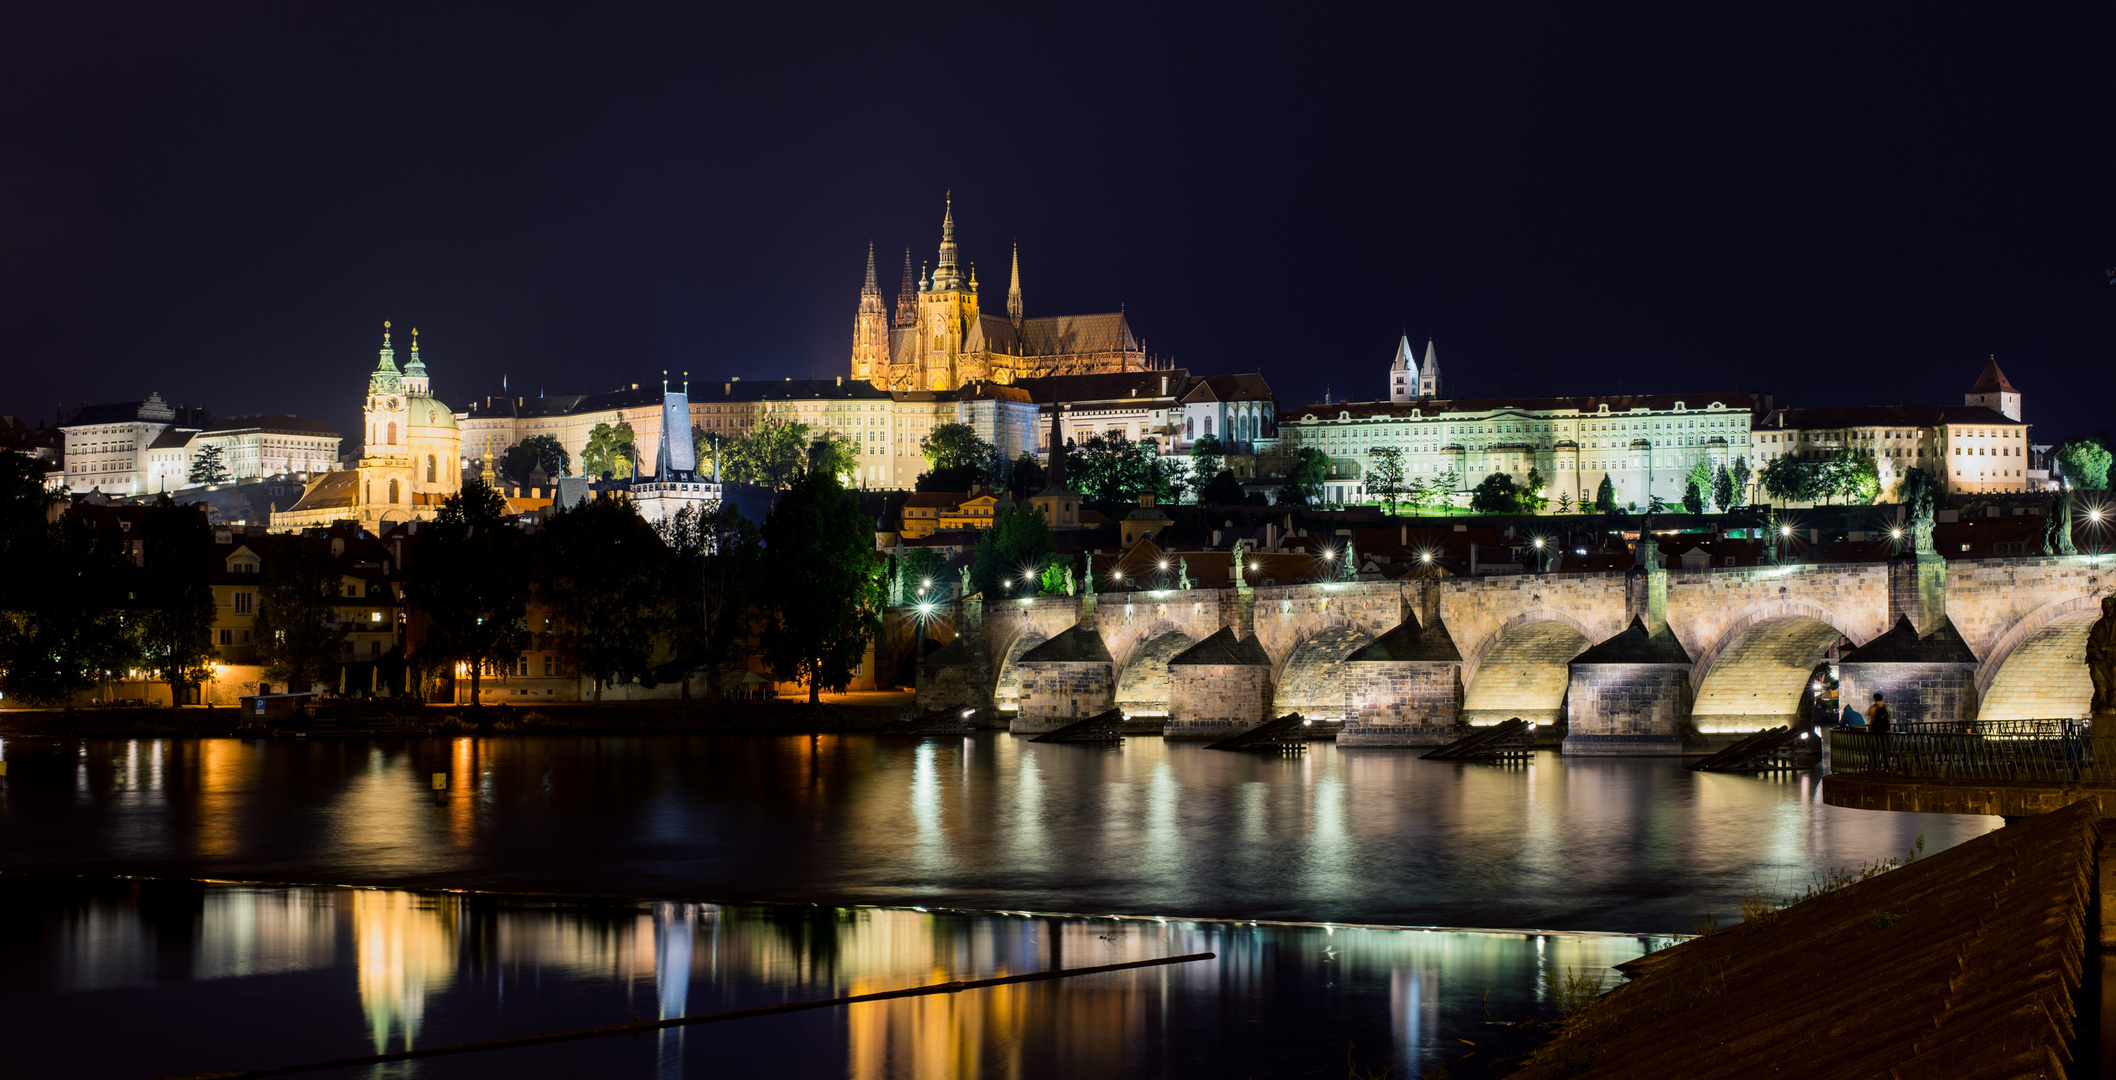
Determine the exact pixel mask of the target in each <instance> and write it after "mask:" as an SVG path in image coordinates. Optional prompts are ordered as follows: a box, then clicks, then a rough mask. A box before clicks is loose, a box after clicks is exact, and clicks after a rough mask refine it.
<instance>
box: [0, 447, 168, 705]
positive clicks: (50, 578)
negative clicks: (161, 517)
mask: <svg viewBox="0 0 2116 1080" xmlns="http://www.w3.org/2000/svg"><path fill="white" fill-rule="evenodd" d="M0 458H5V459H17V458H21V455H18V454H15V453H13V452H12V451H0ZM22 460H24V461H26V460H27V459H22ZM17 468H18V467H17V466H16V464H15V462H14V461H13V460H10V461H8V464H7V467H6V468H5V469H0V471H4V472H6V473H7V474H8V477H7V480H8V481H12V480H14V479H16V476H15V472H16V469H17ZM39 486H41V485H39ZM0 487H6V488H8V489H13V488H15V487H16V485H15V484H14V483H11V482H5V481H0ZM8 502H9V503H10V504H11V506H10V509H9V511H8V513H7V514H6V517H7V519H8V521H9V522H10V525H9V527H8V530H7V531H8V532H9V533H11V534H12V535H11V536H9V537H7V538H6V541H7V543H6V548H5V556H6V563H5V565H6V566H7V567H8V568H9V570H10V572H9V573H6V574H0V693H4V694H5V695H6V696H7V697H8V698H11V699H16V700H21V701H28V702H30V703H32V704H38V705H57V704H61V703H64V702H65V701H67V700H68V699H69V698H71V697H72V696H73V695H74V694H76V693H79V692H81V691H83V690H89V689H92V688H94V687H95V686H97V685H99V684H100V683H101V682H102V681H103V679H104V678H105V677H106V676H107V675H108V674H109V673H111V672H115V671H121V670H124V669H125V668H127V667H129V666H131V662H132V661H133V660H134V659H135V658H137V657H138V655H139V654H138V649H137V647H136V646H135V644H134V643H133V641H132V640H131V638H130V635H129V634H128V632H127V629H126V624H125V614H126V612H125V610H124V607H125V605H126V604H127V603H128V602H129V599H128V596H127V593H128V592H129V589H128V586H129V585H130V584H131V583H132V581H133V576H132V575H133V572H134V569H135V568H134V567H133V566H132V565H131V560H130V559H129V558H127V557H126V553H125V550H124V546H123V543H122V541H121V540H120V539H119V538H118V534H117V532H116V530H100V531H99V530H97V529H94V528H92V527H90V526H89V524H88V523H87V522H86V521H84V520H82V519H80V518H79V517H76V516H74V515H72V514H68V515H67V516H66V517H64V518H61V519H60V520H59V521H57V522H53V523H51V524H48V525H47V524H46V523H45V522H44V520H43V513H42V509H43V493H42V492H41V491H33V492H31V493H23V492H19V491H15V492H13V493H12V494H10V495H9V497H8ZM32 508H34V512H35V517H34V519H33V522H34V523H33V524H32V520H31V518H30V512H31V510H32ZM32 568H33V569H32Z"/></svg>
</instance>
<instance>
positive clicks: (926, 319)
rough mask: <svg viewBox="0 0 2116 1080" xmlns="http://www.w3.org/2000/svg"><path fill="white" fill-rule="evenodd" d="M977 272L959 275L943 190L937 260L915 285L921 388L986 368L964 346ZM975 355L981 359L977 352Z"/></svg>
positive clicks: (958, 381)
mask: <svg viewBox="0 0 2116 1080" xmlns="http://www.w3.org/2000/svg"><path fill="white" fill-rule="evenodd" d="M977 317H978V314H977V275H976V274H975V272H972V273H971V274H970V275H968V276H967V277H966V276H964V274H963V271H962V267H961V266H960V265H959V264H958V262H957V260H956V252H955V197H954V194H953V193H952V192H951V193H950V194H949V196H948V201H947V209H946V212H945V213H944V214H943V215H942V217H941V223H940V261H939V263H938V265H936V266H935V267H934V268H933V276H932V277H931V278H928V279H927V281H926V283H925V285H924V286H923V287H922V288H920V289H919V291H918V333H919V334H920V335H921V339H920V341H919V349H918V352H919V353H920V361H921V367H922V370H921V371H920V372H919V374H918V383H919V386H920V388H921V389H925V390H953V389H955V388H956V387H958V386H961V385H962V384H963V383H966V382H969V381H970V380H972V379H981V378H984V377H985V373H984V372H983V371H982V370H980V369H981V368H982V367H983V365H982V364H981V363H972V362H971V359H972V358H971V357H969V356H968V355H967V352H966V349H965V346H966V345H967V343H968V340H969V337H970V333H971V330H972V329H973V328H975V327H977V325H978V324H977ZM978 359H981V357H980V358H978Z"/></svg>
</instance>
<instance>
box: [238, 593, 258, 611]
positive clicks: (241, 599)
mask: <svg viewBox="0 0 2116 1080" xmlns="http://www.w3.org/2000/svg"><path fill="white" fill-rule="evenodd" d="M256 596H257V594H256V593H246V592H239V593H236V594H235V613H236V614H237V615H248V614H250V612H251V605H252V604H253V602H254V601H255V598H256Z"/></svg>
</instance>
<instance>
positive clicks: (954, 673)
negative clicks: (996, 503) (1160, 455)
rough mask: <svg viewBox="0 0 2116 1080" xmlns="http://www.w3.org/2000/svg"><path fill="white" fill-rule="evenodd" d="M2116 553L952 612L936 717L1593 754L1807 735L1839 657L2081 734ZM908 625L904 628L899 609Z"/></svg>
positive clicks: (1032, 727) (1133, 599)
mask: <svg viewBox="0 0 2116 1080" xmlns="http://www.w3.org/2000/svg"><path fill="white" fill-rule="evenodd" d="M2112 568H2116V556H2108V555H2104V556H2054V557H2022V558H2005V559H1979V560H1968V559H1964V560H1955V561H1951V562H1949V561H1942V560H1941V559H1939V558H1938V557H1936V556H1931V555H1926V556H1922V557H1917V558H1912V557H1905V558H1901V559H1897V560H1894V561H1891V562H1885V563H1863V564H1827V565H1789V566H1774V567H1724V568H1706V569H1691V570H1680V569H1678V570H1667V569H1663V568H1660V567H1649V566H1638V567H1634V568H1632V569H1630V570H1628V571H1611V572H1606V573H1585V574H1530V575H1504V576H1491V577H1477V578H1439V579H1405V580H1399V581H1388V582H1343V583H1332V584H1316V585H1297V586H1286V587H1259V588H1249V587H1246V586H1245V587H1241V588H1232V589H1218V590H1188V591H1162V592H1151V591H1141V592H1120V593H1104V594H1102V595H1100V596H1096V597H1039V598H1034V599H1018V600H997V601H989V602H985V601H980V600H979V599H977V598H975V597H973V598H970V599H968V600H965V601H962V602H960V603H958V604H956V605H955V606H954V610H953V611H952V612H951V613H948V614H947V615H946V616H945V617H944V618H943V620H942V621H943V622H946V623H950V624H952V625H949V626H947V627H946V628H945V629H942V630H941V632H940V633H938V634H937V635H936V638H946V637H947V633H948V631H953V632H954V639H953V640H952V641H950V642H949V643H948V644H946V645H945V646H944V647H941V648H938V649H934V648H932V647H931V646H928V647H927V650H926V653H925V656H924V658H923V659H922V660H921V661H920V663H919V675H918V683H919V701H920V703H921V705H923V706H926V707H929V708H939V707H943V706H951V705H959V706H977V707H990V708H996V709H997V710H999V711H1000V712H1001V713H1002V714H1010V715H1011V716H1012V721H1011V722H1012V726H1013V728H1014V730H1016V731H1022V732H1030V731H1043V730H1049V729H1050V728H1053V727H1057V726H1060V725H1062V724H1064V723H1067V722H1070V721H1071V720H1072V719H1075V718H1078V717H1085V716H1092V715H1094V714H1096V713H1098V712H1102V711H1105V710H1107V709H1109V708H1112V707H1115V708H1120V709H1123V710H1124V711H1125V712H1126V713H1127V714H1130V715H1134V716H1161V717H1165V718H1166V724H1165V731H1166V732H1167V733H1168V734H1169V735H1170V736H1171V737H1207V736H1217V735H1221V734H1225V733H1231V732H1236V731H1240V730H1243V729H1245V728H1247V727H1249V726H1252V725H1254V724H1255V723H1257V722H1259V721H1261V720H1264V719H1268V718H1269V717H1271V716H1276V715H1282V714H1284V713H1287V712H1299V713H1301V714H1303V715H1305V716H1308V717H1309V718H1311V719H1317V720H1325V721H1342V722H1343V724H1344V728H1343V730H1342V733H1341V734H1340V735H1339V743H1340V745H1344V746H1420V745H1432V744H1435V743H1438V742H1443V741H1446V740H1447V739H1448V738H1450V737H1451V734H1450V733H1451V732H1452V731H1453V730H1454V729H1455V727H1456V725H1457V724H1458V723H1460V722H1465V721H1466V722H1468V723H1470V724H1487V723H1496V722H1498V721H1500V720H1504V719H1506V718H1508V717H1514V716H1519V717H1525V718H1529V719H1532V720H1535V721H1536V722H1538V723H1543V724H1549V723H1554V722H1558V721H1560V720H1563V721H1565V722H1566V723H1567V732H1568V734H1567V737H1566V740H1565V750H1566V752H1567V753H1575V754H1670V753H1677V752H1679V751H1680V739H1681V736H1682V734H1683V733H1684V731H1685V730H1689V729H1694V730H1695V731H1697V732H1700V733H1705V734H1712V733H1728V732H1741V731H1753V730H1756V729H1759V728H1763V727H1770V726H1777V725H1781V724H1789V723H1791V722H1792V721H1793V720H1794V719H1795V718H1796V717H1797V716H1798V715H1799V712H1800V708H1801V703H1802V698H1803V695H1804V694H1805V693H1807V692H1808V688H1809V680H1810V677H1811V676H1812V674H1813V672H1814V670H1815V668H1816V667H1817V665H1819V664H1821V663H1822V662H1823V661H1824V660H1825V659H1826V658H1828V657H1829V656H1830V655H1831V652H1832V650H1833V649H1836V650H1839V652H1838V660H1839V677H1840V679H1841V683H1842V686H1841V691H1840V692H1841V694H1842V696H1843V697H1842V699H1843V700H1844V701H1845V702H1847V703H1851V704H1853V705H1854V707H1857V708H1860V709H1861V710H1862V711H1863V710H1864V708H1865V705H1866V702H1867V701H1868V700H1870V698H1871V697H1872V694H1873V693H1874V692H1876V691H1879V692H1881V693H1882V694H1883V695H1884V696H1885V698H1886V700H1887V701H1888V702H1889V705H1890V708H1891V709H1892V711H1893V712H1894V714H1895V716H1896V718H1897V719H1898V720H1923V719H1979V718H1980V719H2011V718H2053V717H2081V716H2085V715H2086V711H2087V707H2088V704H2089V701H2090V698H2091V695H2092V690H2091V684H2090V683H2089V681H2088V677H2087V674H2086V670H2085V668H2084V666H2083V664H2082V656H2083V654H2084V648H2085V639H2086V633H2087V629H2088V627H2089V626H2090V625H2091V624H2092V623H2093V622H2094V620H2095V619H2096V618H2098V617H2099V615H2100V600H2101V597H2103V596H2106V595H2110V594H2111V592H2112V586H2116V582H2111V581H2110V580H2109V572H2110V570H2111V569H2112ZM892 617H899V616H898V615H897V613H892Z"/></svg>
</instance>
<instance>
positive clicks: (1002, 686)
mask: <svg viewBox="0 0 2116 1080" xmlns="http://www.w3.org/2000/svg"><path fill="white" fill-rule="evenodd" d="M1049 640H1050V639H1049V638H1047V637H1045V636H1044V634H1043V632H1042V631H1040V630H1037V629H1036V628H1035V627H1030V628H1029V629H1027V630H1023V631H1022V632H1020V633H1018V634H1016V635H1014V640H1013V641H1011V642H1008V643H1007V651H1006V652H1004V653H1002V654H1001V659H1000V661H999V678H998V679H997V680H996V681H995V682H994V683H993V684H992V707H993V708H994V709H997V710H998V711H1000V712H1015V711H1018V710H1019V709H1020V708H1021V667H1020V664H1019V661H1020V660H1021V654H1022V653H1025V652H1028V651H1029V650H1030V649H1033V648H1035V647H1036V646H1038V645H1041V644H1043V643H1044V642H1046V641H1049Z"/></svg>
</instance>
